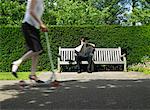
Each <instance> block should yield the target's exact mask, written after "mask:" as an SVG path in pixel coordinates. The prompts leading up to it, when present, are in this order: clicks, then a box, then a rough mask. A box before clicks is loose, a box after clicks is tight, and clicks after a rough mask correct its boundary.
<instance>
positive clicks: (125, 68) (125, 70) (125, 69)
mask: <svg viewBox="0 0 150 110" xmlns="http://www.w3.org/2000/svg"><path fill="white" fill-rule="evenodd" d="M124 72H127V67H126V64H124Z"/></svg>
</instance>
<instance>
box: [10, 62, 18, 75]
mask: <svg viewBox="0 0 150 110" xmlns="http://www.w3.org/2000/svg"><path fill="white" fill-rule="evenodd" d="M11 68H12V72H11V74H12V75H13V76H14V77H16V78H18V75H17V69H18V66H17V65H15V64H11Z"/></svg>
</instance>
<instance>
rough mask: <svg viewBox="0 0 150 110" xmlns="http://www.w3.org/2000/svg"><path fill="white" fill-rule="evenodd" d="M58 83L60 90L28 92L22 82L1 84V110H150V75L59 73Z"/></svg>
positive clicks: (43, 88) (41, 89)
mask: <svg viewBox="0 0 150 110" xmlns="http://www.w3.org/2000/svg"><path fill="white" fill-rule="evenodd" d="M50 75H51V73H49V72H45V73H43V74H42V75H41V76H39V77H40V78H41V79H43V80H47V79H49V76H50ZM57 80H59V81H60V85H61V86H59V87H58V88H52V87H49V86H48V85H42V86H40V87H33V88H30V89H28V90H25V91H20V90H19V87H18V84H17V83H18V81H0V110H150V75H144V74H142V73H137V72H98V73H92V74H88V73H81V74H77V73H61V74H60V73H57Z"/></svg>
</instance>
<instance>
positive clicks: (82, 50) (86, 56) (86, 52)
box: [75, 37, 95, 73]
mask: <svg viewBox="0 0 150 110" xmlns="http://www.w3.org/2000/svg"><path fill="white" fill-rule="evenodd" d="M80 42H81V44H80V45H79V46H78V47H76V48H75V53H76V54H77V56H76V62H77V69H78V71H77V72H78V73H81V61H88V66H87V72H88V73H92V71H93V68H94V62H93V60H92V58H93V55H94V51H95V44H92V43H88V41H87V38H84V37H82V38H81V40H80Z"/></svg>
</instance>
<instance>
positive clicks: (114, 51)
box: [59, 48, 121, 62]
mask: <svg viewBox="0 0 150 110" xmlns="http://www.w3.org/2000/svg"><path fill="white" fill-rule="evenodd" d="M59 55H60V56H61V61H67V60H73V61H74V60H75V51H74V48H59ZM120 56H121V48H95V52H94V56H93V59H94V61H99V62H119V61H121V59H120Z"/></svg>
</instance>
